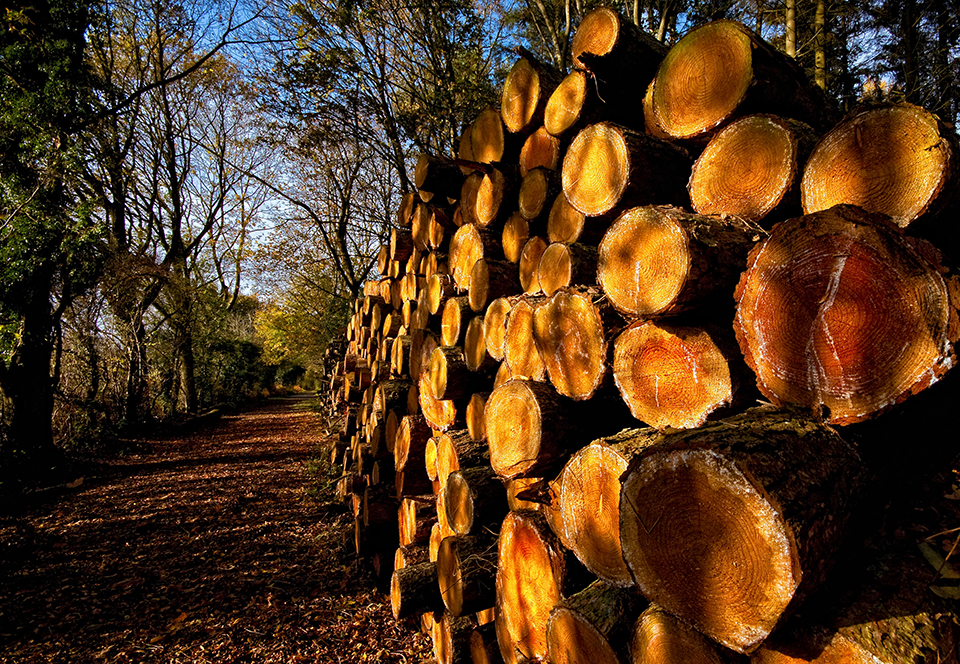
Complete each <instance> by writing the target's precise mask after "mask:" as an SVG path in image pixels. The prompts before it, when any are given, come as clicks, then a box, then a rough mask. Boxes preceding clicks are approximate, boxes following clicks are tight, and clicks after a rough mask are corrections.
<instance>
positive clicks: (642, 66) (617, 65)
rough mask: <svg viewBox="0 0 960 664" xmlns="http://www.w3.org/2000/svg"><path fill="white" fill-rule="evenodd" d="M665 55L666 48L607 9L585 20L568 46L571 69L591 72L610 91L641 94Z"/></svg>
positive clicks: (588, 15) (603, 8) (637, 27)
mask: <svg viewBox="0 0 960 664" xmlns="http://www.w3.org/2000/svg"><path fill="white" fill-rule="evenodd" d="M666 54H667V47H666V45H665V44H663V43H661V42H659V41H657V40H656V39H655V38H654V37H653V36H652V35H650V34H649V33H647V32H644V31H643V29H642V28H640V27H639V26H637V25H635V24H634V23H632V22H630V21H629V20H627V19H626V18H624V17H623V16H622V15H621V14H619V13H618V12H617V11H615V10H613V9H611V8H609V7H599V8H597V9H594V10H593V11H591V12H589V13H588V14H587V15H586V16H584V17H583V20H581V21H580V26H579V27H578V28H577V31H576V33H575V34H574V35H573V42H572V44H571V46H570V55H571V57H572V58H573V65H574V67H576V68H577V69H586V70H589V71H591V72H592V73H593V74H594V75H595V76H597V78H599V79H601V80H604V81H608V82H609V83H610V87H611V88H614V87H626V86H629V87H633V88H636V89H640V90H644V89H645V88H646V87H647V85H648V84H649V83H650V81H651V80H652V79H653V77H654V76H655V75H656V73H657V68H658V67H659V66H660V63H661V61H662V60H663V58H664V56H666ZM591 56H592V57H591Z"/></svg>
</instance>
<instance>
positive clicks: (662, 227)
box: [597, 206, 766, 317]
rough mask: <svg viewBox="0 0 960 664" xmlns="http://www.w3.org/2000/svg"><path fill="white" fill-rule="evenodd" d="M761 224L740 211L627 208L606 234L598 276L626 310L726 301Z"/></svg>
mask: <svg viewBox="0 0 960 664" xmlns="http://www.w3.org/2000/svg"><path fill="white" fill-rule="evenodd" d="M765 236H766V233H765V231H763V229H761V228H760V227H759V226H757V225H755V224H751V223H749V222H746V221H744V220H742V219H738V218H737V217H707V216H704V215H695V214H690V213H687V212H684V211H682V210H679V209H676V208H669V207H652V206H650V207H641V208H633V209H631V210H627V211H626V212H624V213H623V214H622V215H621V216H620V217H619V218H618V219H617V220H616V221H615V222H614V224H613V225H612V226H611V227H610V229H609V230H608V231H607V232H606V234H605V235H604V236H603V241H602V242H601V243H600V254H599V259H598V264H597V281H598V282H599V283H600V286H601V287H602V288H603V291H604V293H606V294H607V296H608V297H609V298H610V302H611V303H612V304H613V306H614V307H616V308H617V309H618V310H619V311H621V312H623V313H624V314H626V315H627V316H644V317H651V316H668V315H669V316H674V315H677V314H681V313H684V312H689V311H692V310H694V309H697V308H702V307H705V306H718V303H719V306H721V307H724V308H725V307H726V306H727V303H728V302H729V299H728V298H729V296H730V294H731V293H733V291H734V289H735V287H736V283H737V280H738V279H739V277H740V274H741V273H742V272H743V270H744V268H745V267H746V262H747V254H748V253H749V252H750V250H751V249H752V248H753V246H754V244H755V243H756V242H757V241H758V240H760V239H762V238H763V237H765Z"/></svg>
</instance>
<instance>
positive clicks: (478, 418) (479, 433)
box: [466, 392, 490, 443]
mask: <svg viewBox="0 0 960 664" xmlns="http://www.w3.org/2000/svg"><path fill="white" fill-rule="evenodd" d="M489 397H490V393H489V392H475V393H474V394H472V395H471V396H470V401H469V402H467V414H466V417H467V431H468V432H469V433H470V438H471V439H472V440H473V441H475V442H484V443H485V442H486V440H487V429H486V425H485V424H484V420H483V411H484V408H486V405H487V399H488V398H489Z"/></svg>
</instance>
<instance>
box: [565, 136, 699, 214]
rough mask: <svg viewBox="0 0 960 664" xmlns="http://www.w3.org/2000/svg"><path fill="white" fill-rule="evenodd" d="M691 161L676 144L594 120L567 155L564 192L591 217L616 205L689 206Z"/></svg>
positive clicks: (572, 203) (568, 150)
mask: <svg viewBox="0 0 960 664" xmlns="http://www.w3.org/2000/svg"><path fill="white" fill-rule="evenodd" d="M691 163H692V162H691V160H690V157H689V156H688V155H687V153H686V152H685V151H684V150H682V149H681V148H678V147H676V146H674V145H673V144H671V143H668V142H666V141H663V140H661V139H658V138H656V137H654V136H650V135H649V134H645V133H639V132H636V131H633V130H631V129H627V128H626V127H623V126H620V125H615V124H612V123H609V122H600V123H597V124H593V125H590V126H589V127H587V128H586V129H584V130H583V131H581V132H580V133H579V134H577V136H576V138H574V139H573V142H572V143H571V144H570V147H569V148H568V149H567V153H566V156H564V158H563V193H564V194H566V197H567V200H568V201H570V204H571V205H573V207H575V208H577V209H578V210H579V211H580V212H583V213H584V214H585V215H588V216H597V215H601V214H604V213H606V212H609V211H610V210H612V209H614V208H615V207H621V208H626V207H631V206H636V205H650V204H657V205H678V206H683V205H685V204H686V203H687V202H688V200H689V196H688V194H687V191H686V188H685V185H686V182H687V180H688V179H689V175H690V167H691Z"/></svg>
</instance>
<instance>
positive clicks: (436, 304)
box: [427, 274, 456, 315]
mask: <svg viewBox="0 0 960 664" xmlns="http://www.w3.org/2000/svg"><path fill="white" fill-rule="evenodd" d="M455 293H456V284H455V283H454V281H453V277H451V276H450V275H449V274H434V275H432V276H431V277H430V278H429V279H428V280H427V311H429V312H430V313H431V314H433V315H436V314H439V313H440V312H441V310H442V308H443V305H444V304H446V303H447V300H449V299H450V298H451V297H454V294H455Z"/></svg>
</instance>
